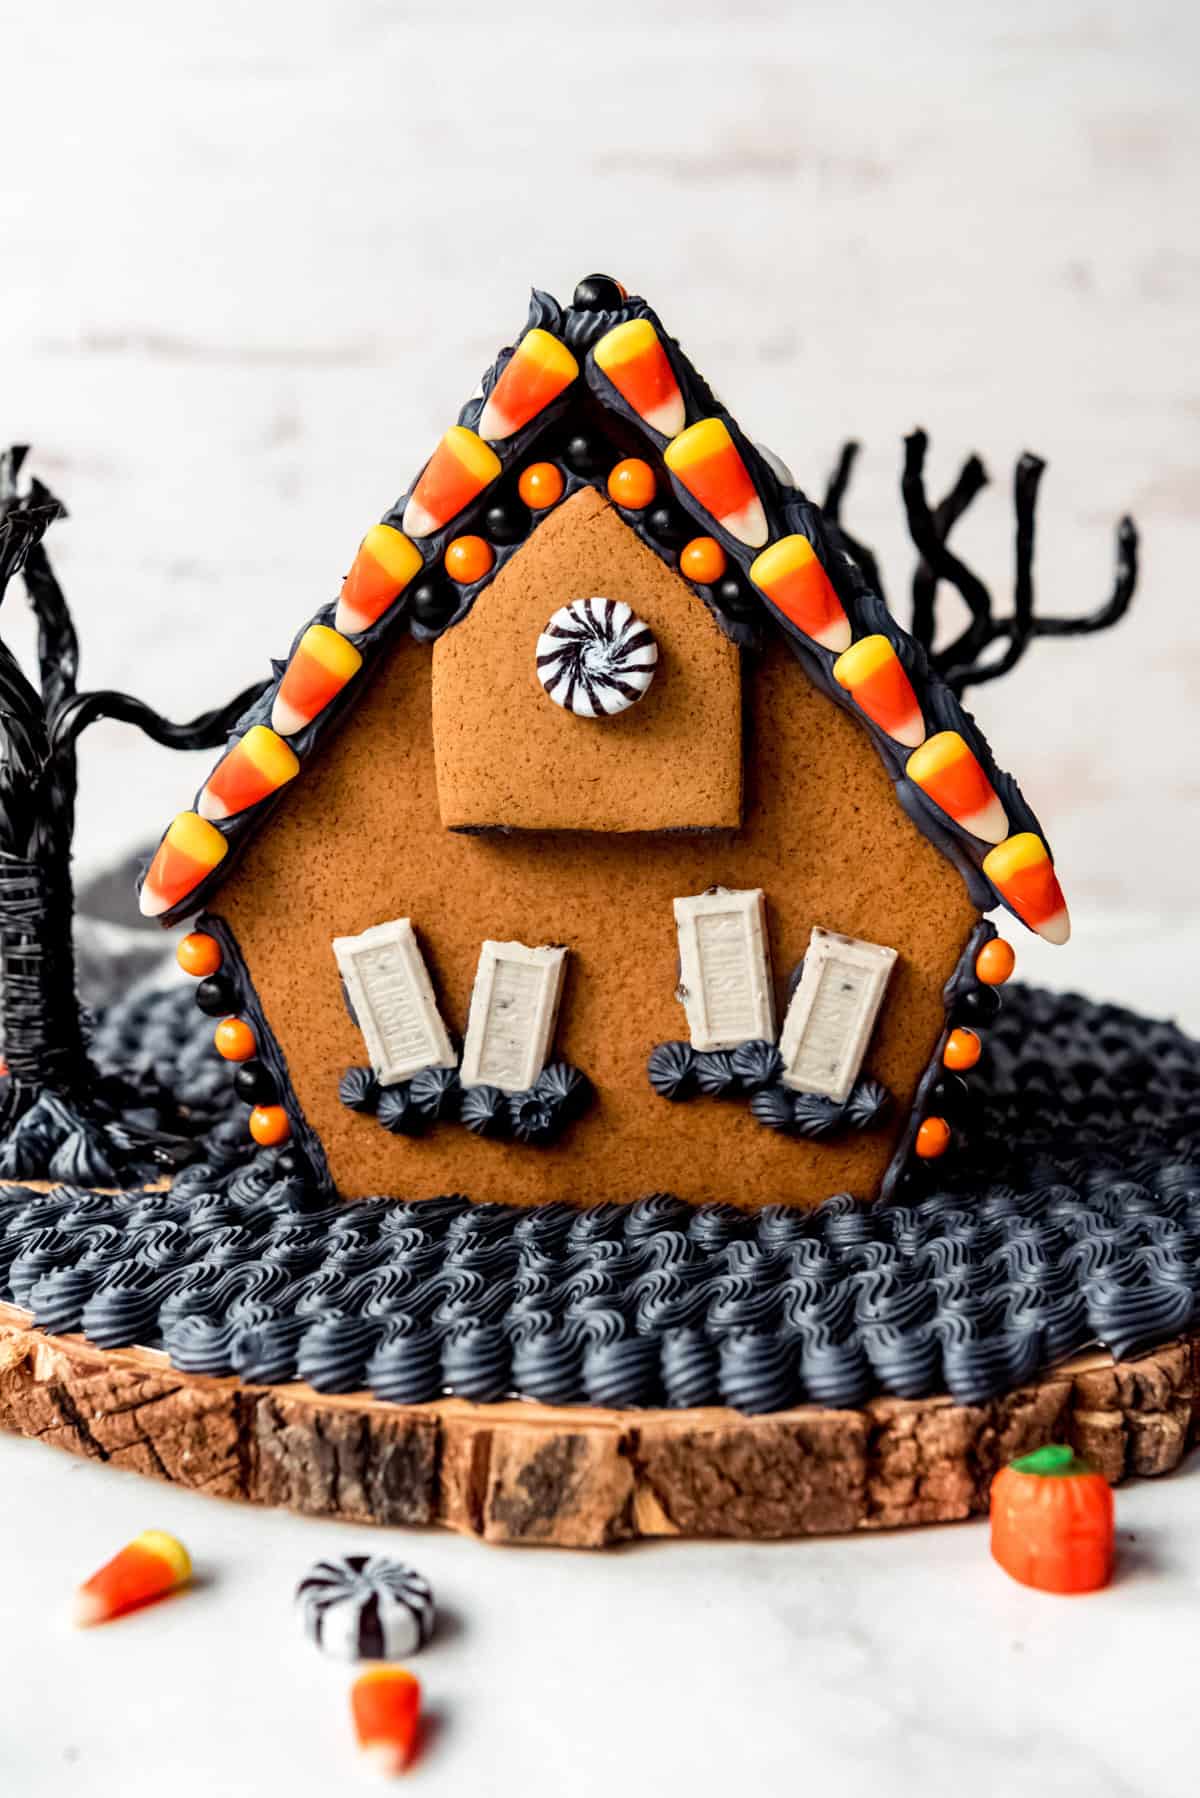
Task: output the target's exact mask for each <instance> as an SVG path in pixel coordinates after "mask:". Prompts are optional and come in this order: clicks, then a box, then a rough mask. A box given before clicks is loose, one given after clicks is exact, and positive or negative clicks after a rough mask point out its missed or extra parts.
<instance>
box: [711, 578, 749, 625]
mask: <svg viewBox="0 0 1200 1798" xmlns="http://www.w3.org/2000/svg"><path fill="white" fill-rule="evenodd" d="M713 598H714V599H715V600H716V602H717V604H718V605H719V606H720V608H721V610H722V611H723V612H728V613H729V615H730V617H731V618H749V616H750V614H751V613H752V612H753V610H754V601H753V600H752V599H751V597H750V595H749V594H748V593H747V591H746V589H745V588H744V587H743V586H742V583H741V582H740V581H739V580H737V579H735V577H734V576H733V575H729V574H727V575H726V576H725V579H724V580H723V581H718V582H717V584H716V586H715V587H714V588H713Z"/></svg>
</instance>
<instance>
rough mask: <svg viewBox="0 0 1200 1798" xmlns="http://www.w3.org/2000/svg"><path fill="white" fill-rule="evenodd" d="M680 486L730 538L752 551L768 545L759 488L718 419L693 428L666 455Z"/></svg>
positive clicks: (671, 444) (702, 422)
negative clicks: (766, 543)
mask: <svg viewBox="0 0 1200 1798" xmlns="http://www.w3.org/2000/svg"><path fill="white" fill-rule="evenodd" d="M663 459H664V461H665V462H666V464H667V467H668V468H669V469H670V470H671V473H672V474H673V475H674V476H675V478H676V480H677V481H678V482H679V483H680V485H681V486H683V487H686V488H687V491H688V492H689V493H690V494H691V496H692V498H693V499H694V500H696V501H697V503H698V504H699V505H701V506H703V507H704V510H705V511H706V512H707V513H708V514H709V516H710V517H711V518H715V519H716V520H717V523H718V524H721V525H723V526H724V528H725V529H726V530H727V531H728V532H729V535H730V536H731V537H736V538H737V540H738V542H739V543H745V544H748V545H749V547H750V548H751V549H761V548H762V546H763V544H764V543H765V542H766V541H767V517H766V513H765V512H764V511H763V509H762V501H761V500H760V499H759V497H758V494H757V493H756V492H755V489H754V483H753V481H752V480H751V479H750V476H749V474H748V472H747V469H746V464H745V463H744V462H743V461H742V458H741V456H740V455H739V454H738V452H737V447H736V445H735V444H734V441H733V438H732V437H731V436H730V435H729V431H728V429H727V427H726V425H725V424H724V422H723V421H722V420H721V419H719V418H704V419H701V421H700V423H699V424H698V425H689V426H688V428H687V430H686V431H681V432H680V434H679V436H678V437H676V438H675V440H674V442H673V443H669V444H668V445H667V447H666V450H665V451H664V452H663Z"/></svg>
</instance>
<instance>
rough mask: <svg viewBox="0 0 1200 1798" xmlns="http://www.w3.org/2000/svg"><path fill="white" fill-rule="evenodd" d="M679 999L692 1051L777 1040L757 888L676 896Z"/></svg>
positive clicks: (718, 889)
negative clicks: (685, 1019) (684, 897)
mask: <svg viewBox="0 0 1200 1798" xmlns="http://www.w3.org/2000/svg"><path fill="white" fill-rule="evenodd" d="M675 925H676V928H677V930H678V932H679V989H678V994H677V996H678V998H679V1000H680V1001H681V1003H682V1005H683V1007H684V1010H685V1011H686V1012H687V1021H688V1031H689V1033H690V1035H691V1039H692V1047H693V1049H735V1048H736V1047H737V1045H738V1044H739V1043H747V1042H754V1041H758V1040H761V1041H764V1042H774V1040H775V995H774V993H773V992H772V990H771V963H770V957H769V955H768V953H767V929H766V912H765V906H764V903H763V895H762V891H761V889H760V888H758V887H754V888H752V889H750V890H748V891H745V892H732V891H730V890H729V889H728V888H727V887H713V888H712V890H711V891H710V892H707V893H700V894H698V895H697V896H696V897H694V898H689V899H676V901H675Z"/></svg>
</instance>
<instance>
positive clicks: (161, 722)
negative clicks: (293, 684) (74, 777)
mask: <svg viewBox="0 0 1200 1798" xmlns="http://www.w3.org/2000/svg"><path fill="white" fill-rule="evenodd" d="M270 684H271V683H270V680H269V679H268V680H261V681H257V682H256V683H255V685H254V686H252V687H247V688H245V689H244V691H243V692H241V693H239V694H237V696H236V697H235V698H233V699H231V700H229V701H228V703H227V704H225V705H222V706H216V707H215V708H214V709H213V710H212V711H210V712H201V713H200V714H199V715H198V716H197V717H195V718H189V719H188V720H187V721H186V722H185V723H182V724H173V723H172V722H171V720H170V719H169V718H164V717H163V715H162V713H161V712H156V711H155V710H154V708H153V707H152V706H148V705H146V703H145V702H144V701H143V700H141V699H135V698H134V697H133V696H132V694H129V693H118V692H116V691H114V690H112V689H108V688H101V689H99V690H97V691H96V692H95V693H76V694H75V695H74V697H73V698H72V699H70V700H69V701H68V702H67V704H66V705H65V706H63V708H62V710H61V711H60V712H59V713H58V715H57V716H56V717H55V719H54V721H53V724H52V727H51V733H50V742H51V748H52V749H53V750H54V751H55V752H57V751H58V750H59V749H65V748H68V747H70V746H71V745H73V744H74V743H75V742H76V741H77V740H78V739H79V737H80V736H82V734H83V732H84V731H85V730H87V728H88V726H89V725H92V724H95V723H97V722H98V721H99V720H100V719H101V718H110V719H115V720H116V721H117V722H118V723H120V724H133V725H136V726H137V728H138V729H139V730H140V731H141V732H142V734H143V736H147V737H149V738H150V740H151V742H154V743H161V744H162V746H163V747H164V748H165V749H218V748H220V747H221V746H222V745H223V744H224V742H225V740H226V738H227V737H228V736H229V733H230V731H231V730H232V729H233V727H234V725H235V724H236V723H237V721H238V719H239V718H240V717H241V716H242V713H243V712H245V711H246V710H247V709H248V708H249V707H250V706H252V705H253V704H254V703H255V701H256V700H258V699H261V697H262V695H263V694H264V693H265V692H266V689H267V688H268V687H269V686H270Z"/></svg>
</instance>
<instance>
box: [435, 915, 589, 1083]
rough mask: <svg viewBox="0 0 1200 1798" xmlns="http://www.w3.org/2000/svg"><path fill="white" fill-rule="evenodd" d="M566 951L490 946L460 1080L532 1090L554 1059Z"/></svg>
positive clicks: (482, 959) (482, 962) (483, 958)
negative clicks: (547, 1063)
mask: <svg viewBox="0 0 1200 1798" xmlns="http://www.w3.org/2000/svg"><path fill="white" fill-rule="evenodd" d="M566 960H567V952H566V950H565V949H529V948H527V947H526V945H525V944H524V943H491V942H488V943H484V945H483V947H482V949H481V950H480V952H479V967H478V969H477V970H476V974H475V986H474V988H473V990H472V993H471V1012H470V1016H469V1017H468V1019H467V1036H466V1041H465V1042H464V1044H463V1056H462V1068H461V1069H460V1073H459V1078H460V1080H461V1081H462V1084H463V1085H464V1086H495V1087H498V1088H499V1089H500V1091H501V1092H502V1093H521V1092H525V1091H526V1089H527V1088H528V1087H531V1086H532V1085H533V1083H534V1081H535V1080H536V1079H537V1077H538V1075H539V1074H540V1073H541V1071H542V1069H543V1068H544V1067H545V1065H546V1062H547V1060H548V1058H549V1055H550V1045H551V1043H552V1042H553V1040H554V1025H555V1022H556V1020H557V1018H558V1002H559V999H560V997H561V995H562V983H563V973H564V971H565V967H566Z"/></svg>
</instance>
